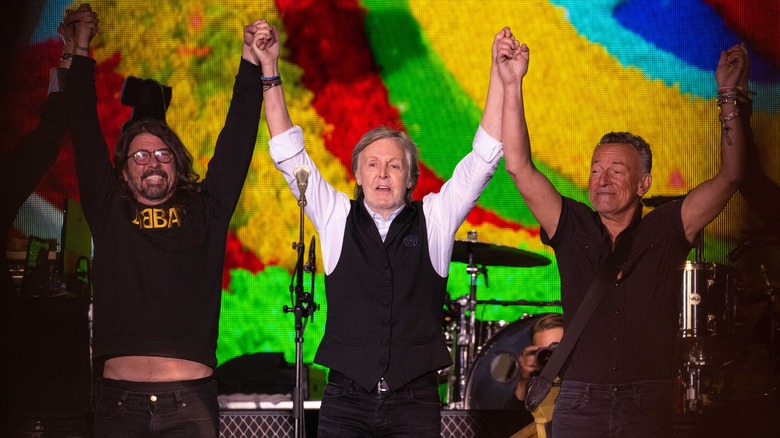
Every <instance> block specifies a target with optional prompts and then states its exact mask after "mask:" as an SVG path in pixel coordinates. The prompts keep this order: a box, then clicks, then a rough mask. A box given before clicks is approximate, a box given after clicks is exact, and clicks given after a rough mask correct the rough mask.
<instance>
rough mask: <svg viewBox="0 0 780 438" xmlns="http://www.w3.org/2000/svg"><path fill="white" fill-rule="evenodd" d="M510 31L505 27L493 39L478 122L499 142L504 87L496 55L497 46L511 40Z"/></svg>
mask: <svg viewBox="0 0 780 438" xmlns="http://www.w3.org/2000/svg"><path fill="white" fill-rule="evenodd" d="M511 37H512V31H511V30H510V29H509V28H508V27H505V28H503V29H501V30H500V31H499V32H498V33H497V34H496V35H495V37H493V46H492V49H491V56H490V58H491V62H490V81H489V82H488V93H487V98H486V99H485V109H484V110H483V111H482V120H481V121H480V122H479V124H480V126H482V129H484V130H485V132H487V133H488V135H490V136H491V137H493V138H495V139H496V140H498V141H501V106H502V105H503V101H504V87H503V84H502V83H501V75H500V73H499V71H498V62H497V59H498V57H497V53H498V46H499V44H500V42H501V41H502V40H503V39H504V38H511Z"/></svg>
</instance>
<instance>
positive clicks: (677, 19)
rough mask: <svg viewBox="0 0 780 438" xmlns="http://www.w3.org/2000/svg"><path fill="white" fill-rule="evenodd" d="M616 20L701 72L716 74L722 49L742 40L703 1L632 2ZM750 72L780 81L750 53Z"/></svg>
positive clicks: (762, 78) (616, 12)
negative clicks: (708, 71) (702, 70)
mask: <svg viewBox="0 0 780 438" xmlns="http://www.w3.org/2000/svg"><path fill="white" fill-rule="evenodd" d="M613 16H614V17H615V19H616V20H617V21H618V22H619V23H620V24H621V25H622V26H623V27H625V28H626V29H629V30H631V31H633V32H635V33H637V34H639V35H641V36H642V38H644V39H645V40H647V41H649V42H651V43H652V44H654V45H655V46H657V47H658V48H660V49H661V50H666V51H667V52H671V53H673V54H675V55H676V56H677V57H678V58H680V59H682V60H684V61H685V62H687V63H689V64H691V65H695V66H697V67H699V68H701V69H705V70H711V71H713V72H714V71H715V68H716V67H717V60H718V57H720V52H721V50H724V49H727V48H729V47H731V46H733V45H734V44H737V43H739V42H740V41H741V39H740V37H739V35H737V34H736V33H734V32H732V31H731V29H729V28H728V26H726V23H725V22H724V21H723V19H722V18H721V17H720V15H718V13H717V12H716V11H715V10H714V9H712V7H711V6H710V5H708V4H706V3H704V2H702V1H701V0H674V1H670V0H664V1H659V0H631V1H627V2H625V3H620V4H619V5H617V7H616V8H615V10H614V12H613ZM750 53H751V58H750V60H751V63H750V66H751V72H750V75H751V77H752V78H753V79H755V80H757V81H759V82H778V81H780V72H779V71H773V69H772V67H771V65H770V64H769V63H768V62H767V61H765V60H764V59H763V58H761V57H759V56H757V55H756V54H755V52H754V51H751V52H750Z"/></svg>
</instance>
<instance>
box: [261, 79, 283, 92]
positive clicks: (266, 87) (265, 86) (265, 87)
mask: <svg viewBox="0 0 780 438" xmlns="http://www.w3.org/2000/svg"><path fill="white" fill-rule="evenodd" d="M279 85H282V80H281V79H280V78H279V77H278V76H277V78H276V79H274V80H272V81H266V80H263V91H268V90H270V89H271V88H273V87H276V86H279Z"/></svg>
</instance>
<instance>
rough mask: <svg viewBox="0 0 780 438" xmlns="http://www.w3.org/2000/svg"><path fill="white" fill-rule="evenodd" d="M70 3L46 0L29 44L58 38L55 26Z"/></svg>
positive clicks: (62, 0)
mask: <svg viewBox="0 0 780 438" xmlns="http://www.w3.org/2000/svg"><path fill="white" fill-rule="evenodd" d="M72 3H73V2H71V1H68V0H46V4H45V5H44V7H43V12H42V13H41V16H40V18H39V19H38V25H37V26H36V27H35V32H33V35H32V37H31V41H30V43H32V44H37V43H40V42H42V41H44V40H47V39H49V38H59V34H57V25H58V24H60V22H61V21H62V16H63V14H64V13H65V8H68V7H70V6H71V4H72Z"/></svg>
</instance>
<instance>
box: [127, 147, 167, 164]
mask: <svg viewBox="0 0 780 438" xmlns="http://www.w3.org/2000/svg"><path fill="white" fill-rule="evenodd" d="M152 153H154V157H155V158H156V159H157V161H158V162H160V163H168V162H170V161H171V160H172V159H173V152H171V150H170V149H168V148H165V149H157V150H156V151H154V152H149V151H147V150H146V149H139V150H137V151H135V152H134V153H132V154H130V155H128V156H127V158H130V157H132V158H133V161H135V164H138V165H139V166H142V165H144V164H149V162H150V161H152Z"/></svg>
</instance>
